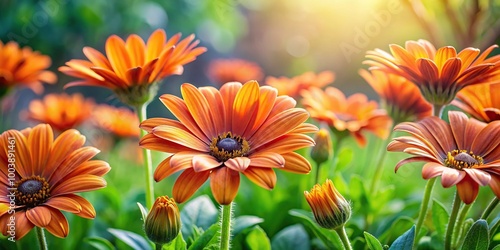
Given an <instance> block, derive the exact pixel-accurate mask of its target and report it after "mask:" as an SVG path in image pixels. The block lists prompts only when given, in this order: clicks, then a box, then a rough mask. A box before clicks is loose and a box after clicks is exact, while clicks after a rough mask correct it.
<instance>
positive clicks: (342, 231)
mask: <svg viewBox="0 0 500 250" xmlns="http://www.w3.org/2000/svg"><path fill="white" fill-rule="evenodd" d="M335 231H336V232H337V234H338V235H339V237H340V240H341V241H342V243H343V244H344V249H347V250H352V247H351V242H350V241H349V237H347V233H346V232H345V227H344V225H342V226H341V227H338V228H337V229H335Z"/></svg>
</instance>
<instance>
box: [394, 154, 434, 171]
mask: <svg viewBox="0 0 500 250" xmlns="http://www.w3.org/2000/svg"><path fill="white" fill-rule="evenodd" d="M417 161H423V162H428V161H429V158H427V157H420V156H415V157H410V158H407V159H404V160H401V161H399V162H398V164H396V167H395V168H394V172H398V169H399V168H400V167H401V166H403V165H404V164H407V163H411V162H417Z"/></svg>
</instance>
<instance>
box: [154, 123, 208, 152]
mask: <svg viewBox="0 0 500 250" xmlns="http://www.w3.org/2000/svg"><path fill="white" fill-rule="evenodd" d="M153 134H154V135H155V136H158V137H159V138H162V139H164V140H167V141H170V142H173V143H177V144H179V145H181V146H184V147H188V148H191V149H194V150H198V151H201V152H208V151H209V148H208V145H207V144H206V143H205V142H204V141H202V140H200V139H198V137H196V136H195V135H193V134H191V133H190V132H188V131H186V130H183V129H180V128H178V127H172V126H168V125H160V126H157V127H155V128H154V129H153Z"/></svg>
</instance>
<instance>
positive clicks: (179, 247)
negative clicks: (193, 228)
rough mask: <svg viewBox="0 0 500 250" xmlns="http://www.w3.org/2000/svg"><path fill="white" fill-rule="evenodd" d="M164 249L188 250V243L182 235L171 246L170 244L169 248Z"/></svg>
mask: <svg viewBox="0 0 500 250" xmlns="http://www.w3.org/2000/svg"><path fill="white" fill-rule="evenodd" d="M163 248H166V249H167V250H186V241H184V238H183V237H182V234H181V233H180V234H179V235H177V237H175V239H174V240H173V241H172V242H170V244H168V246H166V247H163Z"/></svg>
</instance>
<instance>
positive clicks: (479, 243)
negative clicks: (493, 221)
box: [461, 220, 490, 250]
mask: <svg viewBox="0 0 500 250" xmlns="http://www.w3.org/2000/svg"><path fill="white" fill-rule="evenodd" d="M489 238H490V233H489V229H488V223H486V221H485V220H478V221H476V222H475V223H474V224H473V225H472V227H471V228H470V229H469V231H468V232H467V235H466V236H465V239H464V243H463V245H462V248H461V249H463V250H469V249H470V250H487V249H488V246H489V244H490V239H489Z"/></svg>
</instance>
